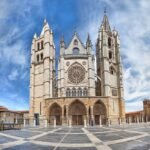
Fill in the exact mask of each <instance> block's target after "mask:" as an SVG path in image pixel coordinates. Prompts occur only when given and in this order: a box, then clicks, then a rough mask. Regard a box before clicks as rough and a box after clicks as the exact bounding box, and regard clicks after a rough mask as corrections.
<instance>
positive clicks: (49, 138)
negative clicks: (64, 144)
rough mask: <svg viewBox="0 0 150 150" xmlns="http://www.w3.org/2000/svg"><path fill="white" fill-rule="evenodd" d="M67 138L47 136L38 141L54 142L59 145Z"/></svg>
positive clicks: (53, 135)
mask: <svg viewBox="0 0 150 150" xmlns="http://www.w3.org/2000/svg"><path fill="white" fill-rule="evenodd" d="M64 136H65V134H47V135H45V136H42V137H40V138H37V139H36V140H37V141H43V142H54V143H58V142H60V140H61V139H62V138H63V137H64Z"/></svg>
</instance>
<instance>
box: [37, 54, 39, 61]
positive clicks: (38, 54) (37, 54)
mask: <svg viewBox="0 0 150 150" xmlns="http://www.w3.org/2000/svg"><path fill="white" fill-rule="evenodd" d="M37 62H39V54H37Z"/></svg>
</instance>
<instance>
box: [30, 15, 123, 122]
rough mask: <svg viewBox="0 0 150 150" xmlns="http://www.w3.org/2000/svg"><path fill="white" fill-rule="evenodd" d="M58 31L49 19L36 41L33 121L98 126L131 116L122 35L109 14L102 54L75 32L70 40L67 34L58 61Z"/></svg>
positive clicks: (102, 36) (100, 38) (98, 45)
mask: <svg viewBox="0 0 150 150" xmlns="http://www.w3.org/2000/svg"><path fill="white" fill-rule="evenodd" d="M53 34H54V33H53V31H52V29H51V28H50V27H49V25H48V22H47V21H46V20H45V21H44V26H43V29H42V32H41V34H40V35H39V36H38V37H37V35H36V34H35V35H34V38H33V40H32V47H31V68H30V115H29V116H30V122H31V124H33V123H35V124H36V125H39V124H40V125H42V124H43V123H44V122H47V123H48V124H53V123H54V122H55V123H56V124H57V125H68V124H72V125H83V124H84V125H85V124H86V125H94V124H116V123H118V122H120V121H125V108H124V97H123V84H122V65H121V58H120V40H119V34H118V32H117V31H116V30H112V29H111V27H110V25H109V21H108V17H107V16H106V14H105V15H104V17H103V21H102V24H101V26H100V28H99V31H98V36H97V43H96V57H95V55H94V54H93V53H92V51H93V49H92V42H91V40H90V36H89V35H88V36H87V41H86V44H83V43H82V41H81V39H80V37H79V36H78V34H77V33H76V32H75V33H74V35H73V37H72V39H71V42H70V43H69V45H67V44H66V43H65V41H64V38H63V37H62V38H61V41H60V55H59V59H58V60H56V57H55V53H56V49H55V44H54V39H53ZM56 61H58V68H57V69H56V66H55V63H56ZM95 62H96V65H95ZM95 66H96V67H95ZM96 68H97V69H96ZM56 74H58V75H56Z"/></svg>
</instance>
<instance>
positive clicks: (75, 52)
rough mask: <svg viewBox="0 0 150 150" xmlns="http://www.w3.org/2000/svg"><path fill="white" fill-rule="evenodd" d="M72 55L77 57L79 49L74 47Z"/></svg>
mask: <svg viewBox="0 0 150 150" xmlns="http://www.w3.org/2000/svg"><path fill="white" fill-rule="evenodd" d="M72 51H73V55H78V54H79V48H77V47H75V48H73V50H72Z"/></svg>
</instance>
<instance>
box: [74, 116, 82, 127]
mask: <svg viewBox="0 0 150 150" xmlns="http://www.w3.org/2000/svg"><path fill="white" fill-rule="evenodd" d="M72 125H83V119H82V115H73V116H72Z"/></svg>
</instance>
